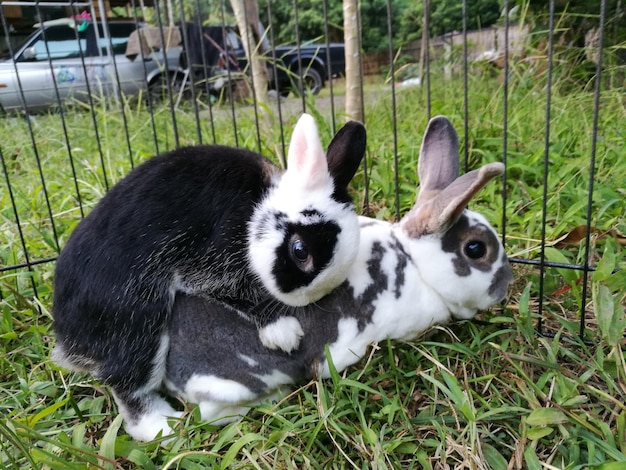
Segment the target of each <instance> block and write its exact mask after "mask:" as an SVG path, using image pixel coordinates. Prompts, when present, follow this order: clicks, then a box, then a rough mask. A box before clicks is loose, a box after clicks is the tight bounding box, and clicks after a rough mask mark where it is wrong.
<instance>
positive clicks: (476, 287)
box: [318, 211, 504, 377]
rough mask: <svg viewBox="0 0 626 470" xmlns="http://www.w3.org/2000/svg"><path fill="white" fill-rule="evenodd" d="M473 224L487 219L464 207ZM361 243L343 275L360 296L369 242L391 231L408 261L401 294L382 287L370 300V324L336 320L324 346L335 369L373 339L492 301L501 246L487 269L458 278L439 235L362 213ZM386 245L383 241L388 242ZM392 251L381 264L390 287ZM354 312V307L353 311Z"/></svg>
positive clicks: (414, 333) (323, 370) (403, 334)
mask: <svg viewBox="0 0 626 470" xmlns="http://www.w3.org/2000/svg"><path fill="white" fill-rule="evenodd" d="M465 214H466V215H467V216H468V217H469V218H470V220H471V221H472V222H473V223H479V222H482V223H485V224H486V225H487V226H489V225H488V223H487V221H486V220H485V219H484V217H482V216H481V215H480V214H476V213H474V212H470V211H465ZM360 220H361V226H362V228H361V245H360V250H359V255H358V256H357V257H356V260H355V262H354V264H353V265H352V269H351V271H350V273H349V275H348V283H349V284H350V286H351V287H352V288H353V289H354V292H355V295H356V296H359V295H361V294H362V293H363V291H364V290H365V289H366V287H367V285H369V284H370V283H371V282H372V280H371V278H370V276H369V274H366V273H367V267H368V266H367V263H368V261H369V260H370V253H371V250H372V246H373V245H374V243H376V242H379V243H381V244H383V245H385V244H387V242H388V241H389V240H390V234H391V233H392V232H393V234H394V235H395V236H396V238H397V239H398V240H399V242H400V243H401V244H402V246H403V247H404V249H405V251H406V252H407V253H410V255H411V258H412V261H413V262H412V263H411V264H409V265H408V266H407V268H406V269H405V270H404V276H405V279H404V286H403V288H402V290H401V295H400V298H396V297H395V295H394V293H393V289H387V290H386V291H384V292H382V293H381V294H380V295H379V296H378V298H377V300H376V301H375V303H374V307H375V309H374V313H373V316H372V320H371V322H370V323H368V324H367V325H366V327H365V328H364V329H363V330H362V331H359V330H358V328H357V320H356V319H355V318H351V317H348V318H344V319H342V320H341V321H340V322H339V325H338V326H339V329H338V331H339V335H338V338H337V340H336V341H334V342H333V343H332V344H330V345H329V351H330V355H331V357H332V360H333V363H334V365H335V367H336V369H337V370H343V369H345V368H346V367H348V366H350V365H352V364H355V363H356V362H358V361H359V360H360V359H361V357H363V356H364V354H365V352H366V350H367V347H368V346H369V345H371V344H372V343H375V342H378V341H383V340H385V339H387V338H390V339H400V340H410V339H415V338H416V337H418V336H419V335H420V334H422V333H423V332H425V331H426V330H428V328H430V327H431V326H433V325H436V324H444V323H448V322H449V321H450V320H452V318H457V319H461V318H471V317H473V316H474V315H475V314H476V312H477V310H480V309H484V308H488V307H489V306H491V305H493V304H494V303H495V302H496V301H497V300H499V299H494V298H492V297H490V296H489V295H488V294H487V292H488V290H489V286H490V285H491V282H492V280H493V277H494V274H495V272H496V270H497V269H498V268H499V267H500V266H501V265H502V261H501V259H502V256H503V254H504V251H503V248H501V252H500V253H499V255H498V259H497V261H496V262H495V264H494V265H493V266H492V268H491V270H490V271H488V272H482V271H478V270H475V269H473V270H472V272H471V274H470V275H469V276H467V277H465V278H462V279H461V278H459V276H457V275H456V274H455V273H454V272H453V270H452V257H453V255H452V254H450V253H444V252H443V251H442V250H441V239H440V236H439V235H426V236H423V237H421V238H419V239H417V240H415V239H411V238H409V237H408V236H407V235H406V233H405V232H404V230H403V229H402V227H401V226H400V224H389V223H385V222H378V223H376V224H372V223H371V219H368V218H365V217H361V218H360ZM387 246H388V245H387ZM395 261H396V256H395V255H394V254H391V253H387V255H386V257H385V258H383V260H382V263H381V270H382V271H383V272H384V273H385V274H386V276H387V279H388V283H389V286H394V284H395V281H396V272H395ZM355 314H357V315H358V312H355ZM318 372H319V373H320V375H321V376H323V377H328V376H329V369H328V364H327V363H326V361H322V363H320V364H319V366H318Z"/></svg>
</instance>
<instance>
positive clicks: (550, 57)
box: [537, 0, 554, 334]
mask: <svg viewBox="0 0 626 470" xmlns="http://www.w3.org/2000/svg"><path fill="white" fill-rule="evenodd" d="M549 4H550V18H549V30H548V76H547V86H546V109H545V124H544V153H543V183H542V184H543V193H542V194H543V197H542V205H541V246H540V251H539V258H540V264H539V305H538V308H537V310H538V312H537V313H538V314H539V320H538V322H537V330H538V331H539V333H540V334H541V333H542V332H543V318H542V317H543V300H544V282H545V268H546V264H545V262H546V224H547V217H548V208H547V200H548V173H549V172H550V164H549V162H550V104H551V99H552V66H553V54H554V0H550V3H549Z"/></svg>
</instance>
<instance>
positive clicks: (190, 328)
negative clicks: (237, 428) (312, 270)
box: [166, 117, 512, 423]
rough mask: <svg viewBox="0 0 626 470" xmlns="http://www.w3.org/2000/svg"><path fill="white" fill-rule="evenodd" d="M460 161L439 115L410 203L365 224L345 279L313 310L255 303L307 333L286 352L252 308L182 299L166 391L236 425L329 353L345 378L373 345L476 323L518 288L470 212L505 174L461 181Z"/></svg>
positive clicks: (498, 248) (324, 371)
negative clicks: (268, 341) (272, 342)
mask: <svg viewBox="0 0 626 470" xmlns="http://www.w3.org/2000/svg"><path fill="white" fill-rule="evenodd" d="M458 159H459V155H458V140H457V137H456V132H455V131H454V129H453V127H452V125H451V124H450V123H449V121H448V120H447V119H445V118H443V117H438V118H435V119H433V120H432V121H431V122H430V124H429V127H428V129H427V131H426V134H425V136H424V142H423V144H422V151H421V153H420V160H419V166H420V178H421V181H422V185H421V187H420V192H419V194H418V199H417V202H416V204H415V206H414V207H413V209H412V210H411V211H410V212H409V214H407V215H406V216H405V217H404V218H403V219H402V220H401V221H400V222H398V223H395V224H392V223H388V222H383V221H378V220H373V219H368V218H364V217H361V218H360V219H359V224H360V245H359V250H358V254H357V255H356V257H355V259H354V262H353V264H352V265H351V267H350V270H349V273H348V277H347V280H346V281H345V282H344V283H343V284H341V285H340V286H339V287H338V288H336V289H335V290H334V291H333V292H332V293H330V294H329V295H327V296H325V297H323V298H321V299H320V300H318V301H317V302H315V303H313V304H310V305H306V306H302V307H286V306H284V305H280V306H277V304H276V303H275V302H266V303H262V304H259V305H257V306H255V307H254V309H253V310H252V312H253V313H254V315H258V314H259V312H263V311H273V310H276V309H280V310H281V313H280V315H281V317H283V318H285V317H287V316H290V317H292V318H295V319H297V320H298V321H299V324H300V325H301V326H302V332H303V336H302V339H301V341H300V344H299V347H298V348H297V349H295V350H294V351H292V352H291V353H290V354H288V353H285V352H284V351H279V350H271V349H268V348H266V347H264V345H263V344H262V343H261V342H260V341H259V338H258V335H256V332H255V329H254V325H253V323H252V322H251V317H250V313H251V312H248V311H239V314H238V315H232V312H230V310H231V309H232V306H231V305H228V304H225V303H222V302H217V301H216V300H215V299H212V298H210V297H197V296H186V295H180V296H178V297H177V298H176V303H175V306H174V316H173V319H172V336H171V338H170V341H171V343H170V352H169V355H168V360H167V374H166V375H167V386H168V390H169V393H171V394H173V395H177V396H180V397H182V398H184V399H187V400H189V401H191V402H195V403H198V404H199V406H200V411H201V415H202V418H203V419H204V420H207V421H214V422H218V423H219V422H224V420H232V419H235V418H236V417H235V416H232V415H233V414H241V413H245V411H246V409H247V407H249V406H251V405H252V404H254V403H257V402H259V401H261V400H263V399H267V398H268V397H271V396H273V395H274V394H275V393H276V392H277V391H279V390H280V389H281V388H282V387H284V386H288V385H292V384H294V383H297V382H299V381H302V380H306V379H309V378H311V377H314V376H316V375H321V376H323V377H327V376H328V375H329V366H328V364H327V363H326V356H325V347H328V351H329V353H330V356H331V357H332V361H333V364H334V366H335V367H336V368H337V370H339V371H341V370H343V369H345V368H346V367H348V366H349V365H351V364H354V363H355V362H357V361H358V360H359V359H360V358H361V357H363V355H364V354H365V352H366V350H367V347H368V346H369V345H371V344H372V343H374V342H377V341H382V340H385V339H386V338H391V339H400V340H412V339H415V338H417V337H418V336H419V335H421V334H422V333H423V332H424V331H426V330H427V329H428V328H430V327H432V326H433V325H436V324H445V323H448V322H450V321H452V320H455V319H467V318H471V317H473V316H474V315H475V314H476V312H477V311H478V310H481V309H486V308H488V307H490V306H492V305H493V304H495V303H497V302H500V301H501V300H502V299H503V298H504V296H505V295H506V292H507V288H508V286H509V284H510V282H511V281H512V273H511V268H510V266H509V264H508V259H507V256H506V254H505V251H504V247H503V246H502V244H501V243H500V241H499V240H498V236H497V234H496V232H495V230H494V229H493V228H492V227H491V226H490V225H489V223H488V222H487V220H486V219H485V218H484V217H483V216H482V215H480V214H478V213H476V212H472V211H469V210H467V209H466V207H465V206H466V204H467V201H468V200H469V199H470V198H471V197H472V196H473V195H474V194H475V193H476V192H477V191H479V190H480V188H482V187H483V186H484V184H486V183H487V182H488V181H489V180H490V179H492V178H493V177H495V176H497V175H499V174H501V172H502V171H503V167H502V165H500V164H490V165H487V166H486V167H483V168H481V169H479V170H476V171H474V172H470V173H468V174H466V175H464V176H462V177H458ZM442 213H443V214H447V216H446V217H441V214H442ZM477 253H478V254H480V256H478V257H476V258H474V255H476V254H477ZM202 380H205V381H204V382H203V381H202ZM213 383H216V384H219V386H215V387H214V386H213V385H212V384H213ZM226 383H229V384H230V385H231V386H232V394H228V393H227V392H226V391H225V389H224V387H225V384H226ZM198 384H202V385H201V386H200V387H199V388H200V390H199V389H198Z"/></svg>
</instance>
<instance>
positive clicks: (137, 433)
mask: <svg viewBox="0 0 626 470" xmlns="http://www.w3.org/2000/svg"><path fill="white" fill-rule="evenodd" d="M182 415H183V413H182V412H181V411H176V410H174V409H173V408H172V407H171V406H169V405H168V404H167V403H165V402H163V403H158V406H157V407H155V408H154V409H152V410H150V411H149V412H147V413H145V414H143V415H141V416H140V417H139V419H137V420H133V421H132V422H131V421H127V422H126V426H125V428H126V432H127V433H128V434H129V435H130V436H131V437H132V438H133V439H135V440H137V441H152V440H153V439H155V438H156V437H157V436H158V435H159V433H160V434H161V436H169V435H170V434H172V433H173V432H174V431H173V430H172V428H171V427H170V425H169V423H168V422H167V419H168V418H180V417H181V416H182ZM165 442H167V441H164V443H165Z"/></svg>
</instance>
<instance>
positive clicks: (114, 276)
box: [53, 115, 366, 439]
mask: <svg viewBox="0 0 626 470" xmlns="http://www.w3.org/2000/svg"><path fill="white" fill-rule="evenodd" d="M365 138H366V137H365V129H364V127H363V125H362V124H360V123H357V122H351V123H348V124H346V125H345V126H344V127H343V128H342V129H341V130H340V131H339V132H338V133H337V135H336V136H335V137H334V139H333V140H332V142H331V143H330V145H329V147H328V150H327V153H326V155H325V154H324V151H323V149H322V146H321V142H320V139H319V136H318V133H317V127H316V125H315V121H314V120H313V118H312V117H311V116H309V115H303V116H302V117H301V118H300V120H299V121H298V123H297V125H296V127H295V129H294V131H293V135H292V139H291V142H290V147H289V152H288V169H287V170H286V171H285V172H282V171H281V170H279V169H278V168H277V167H276V166H275V165H273V164H272V163H271V162H270V161H269V160H268V159H266V158H265V157H263V156H261V155H259V154H256V153H253V152H249V151H247V150H242V149H234V148H230V147H224V146H217V145H213V146H195V147H186V148H181V149H178V150H174V151H172V152H169V153H166V154H162V155H158V156H155V157H153V158H151V159H149V160H147V161H146V162H144V163H143V164H141V165H140V166H138V167H137V168H135V169H134V170H133V171H131V172H130V173H129V174H128V175H127V176H126V177H125V178H123V179H122V180H121V181H120V182H119V183H117V184H116V185H115V186H114V187H113V188H111V190H110V191H109V192H108V193H107V194H106V195H105V196H104V197H103V198H102V200H101V201H100V202H99V203H98V204H97V205H96V207H95V208H94V209H93V211H92V212H91V213H90V214H89V215H88V216H87V217H85V219H83V220H82V221H81V222H80V223H79V224H78V226H77V227H76V229H75V230H74V231H73V233H72V235H71V236H70V238H69V239H68V241H67V243H66V245H65V247H64V249H63V250H62V252H61V254H60V256H59V258H58V261H57V265H56V271H55V282H54V305H53V316H54V332H55V334H56V345H55V348H54V351H53V359H54V360H55V361H56V362H58V363H59V364H60V365H62V366H65V367H67V368H70V369H74V370H82V371H87V372H90V373H91V374H92V375H93V376H94V377H96V378H97V379H99V380H100V381H102V382H103V383H104V384H106V385H108V386H110V388H111V389H112V391H113V394H114V396H115V399H116V402H117V404H118V407H119V410H120V412H121V413H122V414H123V415H124V418H125V420H126V428H127V430H128V432H129V434H131V435H133V436H134V437H136V438H138V439H150V438H152V437H154V436H155V435H156V434H157V433H158V432H160V431H163V430H165V431H168V430H169V427H168V425H167V421H166V420H165V418H164V416H166V415H171V414H173V413H174V410H173V409H172V408H171V407H170V406H169V405H168V404H167V402H166V401H165V400H164V399H163V398H162V397H161V396H160V395H159V394H158V393H157V390H158V388H159V387H160V386H161V384H162V382H163V378H164V374H165V359H166V356H167V353H168V348H169V334H168V329H169V324H170V320H171V313H172V306H173V304H174V299H175V296H176V294H177V293H186V294H194V295H197V294H204V295H209V296H211V297H212V298H214V299H218V300H221V301H223V302H226V303H229V304H231V305H235V306H236V307H237V308H239V309H243V310H247V311H252V306H254V305H259V304H263V303H264V302H266V301H268V300H272V301H275V302H277V303H278V304H279V305H283V304H282V303H283V302H284V304H285V305H291V306H301V305H306V304H308V303H310V302H314V301H316V300H318V299H319V298H321V297H322V296H324V295H325V294H327V293H328V292H330V291H331V290H332V289H334V288H335V287H337V286H338V285H340V284H341V283H342V282H343V281H344V280H345V279H346V277H347V273H348V269H349V267H350V265H351V264H352V261H353V259H354V256H356V253H357V249H358V239H359V233H360V231H359V226H358V218H357V215H356V213H355V211H354V208H353V204H352V200H351V198H350V196H349V194H348V190H347V185H348V183H349V182H350V180H351V178H352V177H353V176H354V174H355V172H356V171H357V169H358V167H359V164H360V162H361V160H362V157H363V155H364V152H365ZM249 225H253V226H254V233H255V234H256V235H255V236H252V237H249V236H248V226H249ZM259 313H261V314H262V315H259V316H258V317H255V318H253V319H252V321H253V324H254V327H255V328H256V329H258V331H257V336H259V338H257V339H256V340H257V341H263V344H265V345H266V346H268V347H271V348H282V349H284V350H286V351H290V350H291V349H293V348H295V347H296V346H297V345H298V341H299V339H300V336H301V334H302V329H301V326H300V325H299V324H298V322H297V321H294V319H293V317H290V318H289V320H288V321H287V322H280V319H279V318H278V317H279V315H280V314H281V310H275V311H273V312H259ZM275 321H279V322H280V325H282V329H281V331H280V334H279V335H277V334H276V328H274V327H273V326H272V325H273V322H275ZM266 331H267V332H269V333H271V334H270V335H269V336H268V335H266V334H265V332H266ZM206 333H207V335H210V334H211V332H210V331H207V332H206Z"/></svg>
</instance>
